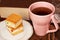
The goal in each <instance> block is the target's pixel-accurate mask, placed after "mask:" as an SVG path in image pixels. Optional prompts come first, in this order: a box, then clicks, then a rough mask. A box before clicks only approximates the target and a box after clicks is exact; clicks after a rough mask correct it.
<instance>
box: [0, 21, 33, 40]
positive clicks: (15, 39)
mask: <svg viewBox="0 0 60 40" xmlns="http://www.w3.org/2000/svg"><path fill="white" fill-rule="evenodd" d="M23 26H24V32H22V33H20V34H18V35H15V36H13V35H11V33H10V32H9V31H8V30H7V27H6V23H5V21H2V22H1V23H0V40H28V39H29V38H30V37H31V36H32V34H33V28H32V26H31V25H30V23H29V22H27V21H25V20H23Z"/></svg>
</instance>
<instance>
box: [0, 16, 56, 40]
mask: <svg viewBox="0 0 60 40" xmlns="http://www.w3.org/2000/svg"><path fill="white" fill-rule="evenodd" d="M3 20H5V18H1V17H0V22H1V21H3ZM28 22H30V23H31V24H32V22H31V21H30V20H28ZM50 29H54V26H53V25H51V26H50ZM29 40H57V39H56V37H55V33H49V34H47V35H45V36H43V37H41V36H37V35H36V34H35V31H33V35H32V37H31V38H30V39H29Z"/></svg>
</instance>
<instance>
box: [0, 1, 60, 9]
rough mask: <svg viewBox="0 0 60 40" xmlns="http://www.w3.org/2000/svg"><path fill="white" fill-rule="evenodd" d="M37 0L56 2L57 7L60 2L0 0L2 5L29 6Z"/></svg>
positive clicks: (54, 2)
mask: <svg viewBox="0 0 60 40" xmlns="http://www.w3.org/2000/svg"><path fill="white" fill-rule="evenodd" d="M37 1H47V2H50V3H52V4H54V5H55V6H57V7H58V5H59V4H60V0H0V6H3V7H24V8H28V7H29V5H30V4H32V3H33V2H37Z"/></svg>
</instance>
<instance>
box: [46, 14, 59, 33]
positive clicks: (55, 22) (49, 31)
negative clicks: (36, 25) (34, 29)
mask: <svg viewBox="0 0 60 40" xmlns="http://www.w3.org/2000/svg"><path fill="white" fill-rule="evenodd" d="M51 19H52V22H53V23H54V25H55V28H56V29H53V30H48V31H47V33H51V32H56V31H57V30H58V28H59V27H58V24H57V20H56V19H55V18H54V15H52V17H51Z"/></svg>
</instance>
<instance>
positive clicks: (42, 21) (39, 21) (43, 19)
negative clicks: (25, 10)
mask: <svg viewBox="0 0 60 40" xmlns="http://www.w3.org/2000/svg"><path fill="white" fill-rule="evenodd" d="M38 7H44V8H48V9H50V10H51V11H52V12H51V13H50V14H46V15H36V14H34V13H33V12H32V10H33V9H36V8H38ZM47 11H48V10H47ZM54 12H55V7H54V5H53V4H51V3H49V2H44V1H40V2H35V3H33V4H31V5H30V6H29V16H30V19H31V20H32V23H33V26H34V30H35V33H36V34H37V35H39V36H45V35H46V34H48V33H51V32H56V31H57V30H58V24H57V21H56V19H55V18H54ZM51 20H52V21H53V23H54V25H55V28H56V29H53V30H49V26H50V22H51Z"/></svg>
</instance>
